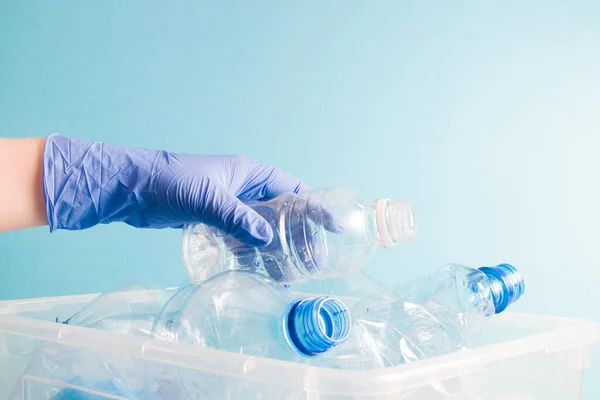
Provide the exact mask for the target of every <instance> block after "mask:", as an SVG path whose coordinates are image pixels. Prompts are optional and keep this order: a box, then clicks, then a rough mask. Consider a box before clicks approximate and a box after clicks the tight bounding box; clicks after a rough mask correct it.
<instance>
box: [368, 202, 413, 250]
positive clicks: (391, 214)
mask: <svg viewBox="0 0 600 400" xmlns="http://www.w3.org/2000/svg"><path fill="white" fill-rule="evenodd" d="M372 209H373V211H372V215H373V216H372V218H373V223H374V228H375V234H376V240H377V242H378V243H379V245H381V246H382V247H393V246H395V245H397V244H398V243H400V242H405V241H408V240H411V239H413V238H414V237H415V234H416V230H417V223H416V219H415V215H414V213H413V210H412V205H411V204H410V202H409V201H407V200H390V199H377V200H376V201H375V203H374V204H373V206H372Z"/></svg>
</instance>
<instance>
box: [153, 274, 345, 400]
mask: <svg viewBox="0 0 600 400" xmlns="http://www.w3.org/2000/svg"><path fill="white" fill-rule="evenodd" d="M350 325H351V324H350V314H349V312H348V310H347V309H346V307H345V306H344V304H343V303H341V302H340V301H339V300H337V299H334V298H330V297H313V298H310V297H307V298H300V299H294V298H293V297H292V295H291V294H290V293H289V292H288V291H287V290H286V289H284V288H282V287H281V285H279V284H278V283H277V282H275V281H273V280H271V279H269V278H268V277H266V276H264V275H262V274H259V273H256V272H250V271H225V272H222V273H220V274H218V275H216V276H214V277H212V278H210V279H208V280H206V281H204V282H202V283H194V284H190V285H188V286H186V287H184V288H182V289H180V290H179V292H178V293H176V294H175V295H174V296H173V297H172V298H171V299H170V300H169V301H168V302H167V303H166V304H165V305H164V307H163V310H162V311H161V313H160V314H159V316H158V317H157V320H156V323H155V325H154V328H153V335H154V337H155V338H156V339H160V340H164V341H167V342H172V343H179V344H187V345H192V346H200V347H209V348H214V349H219V350H225V351H230V352H234V353H240V354H245V355H251V356H261V357H269V358H276V359H280V360H285V361H295V362H308V360H311V359H315V358H319V357H318V356H321V355H322V354H324V353H326V352H328V351H329V350H330V349H332V348H333V347H335V346H338V345H340V344H341V343H343V342H344V341H345V340H346V338H347V337H348V334H349V331H350ZM149 374H150V376H151V379H149V380H148V382H149V387H148V390H149V392H150V393H151V394H153V395H157V396H158V397H161V396H162V397H163V398H165V399H166V398H168V399H196V398H198V399H199V398H262V396H260V395H259V394H257V393H248V391H247V389H244V386H243V385H242V382H240V381H239V380H236V379H235V378H231V377H228V376H213V375H210V376H206V375H202V374H198V373H185V372H183V373H177V372H175V371H174V370H173V368H162V367H161V366H158V365H157V366H155V367H153V368H152V369H151V370H149ZM240 392H241V393H240ZM232 393H236V394H235V395H233V394H232ZM225 394H227V396H225ZM229 396H231V397H229Z"/></svg>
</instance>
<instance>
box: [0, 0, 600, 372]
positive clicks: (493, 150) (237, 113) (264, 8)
mask: <svg viewBox="0 0 600 400" xmlns="http://www.w3.org/2000/svg"><path fill="white" fill-rule="evenodd" d="M599 21H600V3H599V2H597V1H589V2H583V1H580V2H577V1H576V2H558V1H556V2H550V1H530V2H520V1H504V2H494V3H493V2H452V1H439V2H416V1H415V2H408V1H406V2H401V1H389V2H383V1H378V2H347V1H344V2H341V1H331V2H326V4H323V2H317V1H310V2H308V1H307V2H278V1H274V2H267V1H260V2H244V1H238V2H227V5H224V4H223V5H216V2H214V3H204V4H202V3H201V2H195V1H177V2H166V1H154V2H145V1H144V2H142V1H119V2H117V1H105V2H91V1H68V2H67V1H26V2H18V1H11V0H0V135H1V136H8V137H26V136H45V135H47V134H48V133H51V132H60V133H62V134H64V135H69V136H76V137H81V138H86V139H94V140H103V141H108V142H114V143H120V144H125V145H132V146H139V147H150V148H160V149H168V150H173V151H184V152H197V153H241V154H245V155H248V156H250V157H254V158H257V159H261V160H263V161H266V162H269V163H272V164H275V165H277V166H280V167H282V168H284V169H287V170H289V171H291V172H293V173H294V174H296V175H298V176H300V177H302V178H303V179H304V180H305V181H306V182H307V183H308V184H310V185H312V186H326V185H337V184H343V185H346V186H351V187H354V188H355V189H357V190H358V191H360V192H361V193H363V194H364V195H365V197H367V198H369V199H372V198H375V197H378V196H385V197H388V196H389V197H397V198H401V197H407V198H410V199H412V200H413V202H414V204H415V207H416V208H417V212H418V216H419V219H420V227H421V231H420V235H419V237H418V239H416V240H415V241H414V242H412V243H409V244H405V245H402V246H400V247H399V248H397V249H394V250H389V251H382V252H380V253H379V254H377V256H376V257H375V260H374V262H373V263H372V264H371V265H370V266H369V267H368V271H369V272H371V273H372V274H374V275H376V276H377V277H379V278H382V279H386V280H387V281H401V280H403V279H407V278H411V277H414V276H416V275H418V274H422V273H424V272H429V271H431V270H433V269H435V268H438V267H440V266H442V265H443V264H445V263H447V262H450V261H454V262H461V263H465V264H468V265H474V266H477V265H480V264H491V263H498V262H511V263H513V264H514V265H516V266H517V267H519V268H520V269H521V270H522V271H523V273H524V274H525V276H526V278H527V295H526V297H524V298H523V299H522V302H520V304H518V305H516V306H515V309H516V310H520V311H529V312H537V313H550V314H560V315H570V316H578V317H584V318H588V319H592V320H596V321H600V309H599V308H598V306H597V305H598V303H599V301H598V300H599V299H600V294H599V293H600V292H599V290H598V281H599V280H600V273H599V272H598V265H599V263H598V256H597V249H598V244H597V240H598V238H599V237H600V213H599V212H598V206H599V205H600V189H599V188H598V171H599V168H600V158H599V157H598V148H599V146H600V132H599V130H600V22H599ZM179 240H180V236H179V232H177V231H173V230H164V231H149V230H134V229H132V228H129V227H127V226H124V225H116V224H115V225H113V226H102V227H98V228H94V229H91V230H88V231H84V232H57V233H55V234H52V235H50V234H49V233H48V229H47V228H40V229H35V230H28V231H20V232H13V233H3V234H0V260H1V264H2V266H1V269H0V297H1V298H4V299H12V298H20V297H33V296H54V295H63V294H71V293H85V292H98V291H107V290H112V289H116V288H118V287H121V286H123V285H125V284H127V283H130V282H134V281H135V280H136V279H137V277H139V276H140V274H143V275H145V276H147V277H149V278H150V279H153V280H156V281H158V282H159V283H161V284H163V285H177V284H179V283H180V282H181V281H182V280H183V279H184V273H183V268H182V265H181V261H180V243H179ZM596 377H598V375H596Z"/></svg>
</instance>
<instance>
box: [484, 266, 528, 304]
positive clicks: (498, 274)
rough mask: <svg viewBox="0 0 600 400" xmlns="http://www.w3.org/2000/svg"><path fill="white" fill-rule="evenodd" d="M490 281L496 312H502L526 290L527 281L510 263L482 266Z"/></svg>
mask: <svg viewBox="0 0 600 400" xmlns="http://www.w3.org/2000/svg"><path fill="white" fill-rule="evenodd" d="M479 270H480V271H481V272H483V273H484V274H486V275H487V277H488V280H489V282H490V288H491V291H492V296H493V298H494V307H495V309H496V314H500V313H501V312H502V311H504V310H505V309H506V307H508V306H509V305H511V304H512V303H514V302H515V301H517V300H518V299H519V298H520V297H521V296H522V295H523V292H524V291H525V282H524V281H523V277H522V276H521V273H520V272H519V271H518V270H517V269H516V268H515V267H513V266H512V265H510V264H500V265H496V266H495V267H481V268H479Z"/></svg>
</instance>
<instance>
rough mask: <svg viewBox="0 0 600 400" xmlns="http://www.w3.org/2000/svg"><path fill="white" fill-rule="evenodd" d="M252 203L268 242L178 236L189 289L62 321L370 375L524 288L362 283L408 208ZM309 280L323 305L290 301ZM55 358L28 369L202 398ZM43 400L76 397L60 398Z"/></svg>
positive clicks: (490, 272)
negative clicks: (87, 372)
mask: <svg viewBox="0 0 600 400" xmlns="http://www.w3.org/2000/svg"><path fill="white" fill-rule="evenodd" d="M251 206H252V207H253V208H254V209H255V210H256V211H257V212H258V213H259V214H260V215H261V216H263V217H264V218H265V219H266V220H267V221H268V222H269V223H270V224H271V226H272V228H273V232H274V233H275V237H274V239H273V241H272V242H271V243H270V244H269V245H267V246H265V247H261V248H256V247H250V246H247V245H244V244H242V243H240V242H237V241H236V240H234V239H233V238H231V237H228V236H225V235H223V234H221V233H220V232H219V231H218V230H216V229H214V228H211V227H209V226H206V225H202V224H198V225H192V226H187V227H185V229H184V231H183V244H182V247H183V249H182V250H183V261H184V265H185V268H186V271H187V273H188V276H189V278H190V282H191V283H189V284H188V285H186V286H183V287H181V288H179V289H178V290H159V289H152V290H150V289H148V290H147V293H152V295H151V296H150V300H148V297H145V299H144V301H141V300H140V301H130V302H123V301H122V299H120V298H119V297H118V296H115V293H106V294H103V295H101V296H99V297H98V298H97V299H96V300H94V301H93V302H91V303H90V304H88V305H87V306H86V307H85V308H83V309H82V310H80V311H79V312H78V313H76V314H75V315H73V316H72V317H71V318H69V319H68V320H66V321H59V322H61V323H64V324H71V325H77V326H83V327H87V328H93V329H101V330H105V331H110V332H115V333H120V334H127V335H134V336H142V337H147V338H153V339H156V340H161V341H166V342H171V343H177V344H184V345H190V346H199V347H205V348H213V349H218V350H222V351H229V352H235V353H240V354H247V355H252V356H259V357H267V358H274V359H278V360H284V361H290V362H296V363H304V364H310V365H314V366H318V367H324V368H338V369H374V368H386V367H390V366H395V365H399V364H404V363H413V362H418V361H419V360H422V359H424V358H429V357H434V356H440V355H444V354H448V353H452V352H459V351H466V350H468V349H469V348H471V347H472V346H473V344H472V343H473V339H474V337H475V336H476V335H477V333H478V331H479V330H480V326H481V325H482V324H483V323H484V322H485V321H486V320H487V319H489V318H490V317H492V316H493V315H494V314H498V313H501V312H503V311H504V310H505V309H506V308H507V307H508V306H509V305H510V304H512V303H513V302H515V301H517V300H518V299H519V298H520V297H521V295H522V294H523V291H524V283H523V279H522V278H521V275H520V274H519V272H518V271H517V270H516V269H515V268H514V267H512V266H511V265H509V264H501V265H496V266H490V267H480V268H469V267H466V266H462V265H455V264H452V265H447V266H445V267H443V268H441V269H440V270H438V271H437V272H436V273H434V274H431V275H427V276H423V277H421V278H418V279H416V280H412V281H410V282H405V283H403V284H401V285H399V286H395V287H387V286H386V285H383V284H381V283H379V282H377V281H375V280H373V279H371V278H369V277H368V276H366V275H365V274H363V273H361V272H360V270H361V269H362V268H363V267H364V266H365V265H367V263H368V262H369V259H370V258H371V255H372V254H373V252H374V251H376V249H377V248H379V247H383V248H389V247H394V246H396V245H398V244H400V243H402V242H408V241H410V240H411V239H412V238H413V237H414V236H415V233H416V222H415V216H414V215H413V211H412V207H411V204H410V203H409V202H408V201H405V200H396V201H393V200H389V199H379V200H377V201H375V202H374V203H373V204H370V203H368V202H366V201H364V200H362V199H361V198H360V197H359V196H357V195H356V194H355V193H354V192H353V191H351V190H348V189H344V188H328V189H319V190H312V191H310V192H306V193H302V194H299V195H295V194H285V195H282V196H280V197H278V198H276V199H273V200H270V201H266V202H260V203H253V204H251ZM308 281H320V282H327V284H326V285H323V286H324V287H327V288H329V289H328V290H327V293H326V295H308V294H306V295H298V292H297V291H295V290H294V289H295V288H296V287H298V285H299V284H302V283H305V282H308ZM336 287H337V288H343V290H341V289H340V290H336V289H335V288H336ZM138 289H139V288H138ZM336 291H339V293H342V292H344V294H345V295H348V294H349V295H350V297H348V298H346V297H335V296H333V295H334V294H335V292H336ZM53 351H56V350H55V349H52V348H47V349H40V351H39V355H38V356H37V357H34V359H32V361H31V363H30V366H29V367H28V370H29V372H31V371H34V370H35V371H36V373H37V374H38V375H39V374H40V370H42V372H41V374H46V375H47V376H49V377H50V378H60V379H64V380H65V381H69V382H72V383H73V385H78V386H81V387H88V388H90V389H92V390H101V391H104V392H106V393H109V394H111V395H113V396H120V398H121V397H124V398H130V399H200V398H205V397H203V395H202V390H203V388H202V387H200V386H198V385H197V384H196V383H191V382H187V381H186V380H185V379H184V378H183V377H181V376H169V375H168V374H165V373H161V371H152V370H151V368H146V369H144V370H139V368H135V367H134V366H132V368H131V370H129V371H124V370H119V371H112V370H111V371H110V374H109V379H107V378H103V379H100V378H98V379H97V380H91V379H90V378H89V377H85V378H84V377H83V374H81V373H80V371H78V367H77V365H79V366H80V367H81V365H83V364H84V363H85V362H84V359H85V354H59V355H56V354H52V352H53ZM49 354H50V355H52V356H53V358H52V359H53V360H54V364H53V366H52V368H49V367H48V364H49V363H48V359H49ZM56 360H59V361H56ZM109 369H110V368H109V367H107V370H109ZM26 372H27V371H26ZM57 374H60V376H57ZM69 375H70V376H69ZM48 398H53V399H57V400H60V399H83V397H77V396H74V395H73V393H71V392H69V389H64V390H62V391H60V392H59V393H54V394H51V395H49V397H48ZM92 398H94V397H85V399H92ZM115 398H116V397H115Z"/></svg>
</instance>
